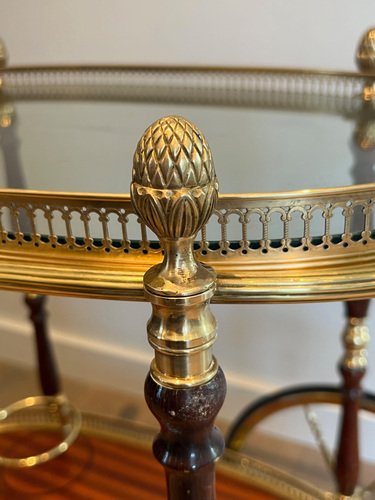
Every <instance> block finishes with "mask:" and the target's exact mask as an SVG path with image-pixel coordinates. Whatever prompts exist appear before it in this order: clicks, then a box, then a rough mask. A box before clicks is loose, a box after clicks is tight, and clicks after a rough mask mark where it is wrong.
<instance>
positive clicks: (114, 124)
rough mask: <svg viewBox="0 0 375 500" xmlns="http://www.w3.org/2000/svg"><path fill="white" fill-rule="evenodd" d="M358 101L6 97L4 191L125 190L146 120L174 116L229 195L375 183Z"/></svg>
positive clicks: (0, 177)
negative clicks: (194, 136)
mask: <svg viewBox="0 0 375 500" xmlns="http://www.w3.org/2000/svg"><path fill="white" fill-rule="evenodd" d="M352 101H353V103H350V106H347V108H349V109H344V110H342V111H337V110H336V111H335V110H334V111H332V106H329V105H328V103H327V101H324V100H323V101H322V105H321V106H320V107H319V109H318V110H317V109H314V110H308V109H293V107H292V106H291V109H289V108H288V106H287V105H284V106H283V107H275V106H272V105H271V106H270V105H268V106H261V105H256V106H252V105H245V106H234V105H218V104H211V105H206V104H197V103H192V104H186V103H185V104H179V103H168V102H165V103H164V102H158V103H153V102H129V101H127V100H121V99H117V100H110V101H105V100H93V99H90V100H86V99H70V100H69V99H67V100H62V99H50V98H49V99H45V100H43V99H40V98H37V99H35V100H33V99H27V100H25V99H17V98H16V99H9V98H8V99H7V100H6V101H4V102H3V103H2V109H3V115H4V110H5V115H6V116H8V118H7V119H5V120H4V119H3V120H2V122H1V123H2V125H3V126H2V128H1V130H0V132H1V142H0V146H1V151H2V154H0V185H1V186H3V187H20V188H29V189H41V190H53V191H78V192H102V193H104V192H107V193H128V192H129V185H130V181H131V166H132V158H133V153H134V150H135V147H136V144H137V142H138V140H139V138H140V137H141V135H142V133H143V131H144V130H145V128H147V126H148V125H149V124H151V123H152V122H153V121H155V120H156V119H158V118H160V117H161V116H165V115H170V114H175V115H180V116H184V117H185V118H187V119H189V120H190V121H192V122H194V123H195V124H196V125H197V126H198V127H199V128H200V129H201V130H202V132H203V133H204V135H205V136H206V138H207V140H208V142H209V144H210V146H211V149H212V152H213V157H214V161H215V166H216V171H217V175H218V178H219V182H220V191H221V192H222V193H241V192H242V193H243V192H271V191H284V190H293V189H308V188H321V187H334V186H344V185H350V184H353V183H355V184H358V183H367V182H373V181H374V175H373V166H374V163H375V149H374V148H373V146H374V144H371V140H369V138H370V139H371V137H372V136H373V135H374V134H373V133H372V132H371V131H372V130H373V129H374V127H373V126H372V125H373V124H375V113H374V112H373V111H372V110H371V107H369V106H368V105H367V106H366V105H362V104H361V103H360V97H359V96H355V97H353V98H352ZM373 118H374V121H373V122H372V119H373ZM371 127H372V128H371ZM371 133H372V136H371ZM359 136H360V137H359Z"/></svg>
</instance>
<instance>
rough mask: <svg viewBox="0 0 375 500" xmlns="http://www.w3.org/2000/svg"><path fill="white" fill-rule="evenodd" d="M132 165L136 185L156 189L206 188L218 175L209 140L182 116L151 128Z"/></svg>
mask: <svg viewBox="0 0 375 500" xmlns="http://www.w3.org/2000/svg"><path fill="white" fill-rule="evenodd" d="M133 165H134V166H133V181H134V182H137V183H139V184H141V185H142V186H145V187H146V186H147V187H152V188H154V189H181V188H194V187H197V186H204V185H205V184H207V183H208V182H210V181H211V180H212V178H213V177H214V175H215V174H214V167H213V161H212V156H211V151H210V148H209V146H208V144H207V141H206V139H205V138H204V136H203V134H202V133H201V132H200V130H199V129H198V128H197V127H196V126H195V125H194V124H192V123H191V122H189V121H188V120H186V119H185V118H182V117H180V116H166V117H164V118H160V119H159V120H157V121H156V122H154V123H153V124H152V125H150V126H149V127H148V129H147V130H146V131H145V133H144V134H143V136H142V137H141V139H140V141H139V142H138V146H137V149H136V151H135V155H134V163H133Z"/></svg>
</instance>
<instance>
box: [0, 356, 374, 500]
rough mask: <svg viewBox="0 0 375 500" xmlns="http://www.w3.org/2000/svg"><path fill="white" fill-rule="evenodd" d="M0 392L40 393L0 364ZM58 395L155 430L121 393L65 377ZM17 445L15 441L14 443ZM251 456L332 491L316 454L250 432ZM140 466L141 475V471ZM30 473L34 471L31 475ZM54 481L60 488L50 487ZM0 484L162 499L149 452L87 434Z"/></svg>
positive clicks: (20, 494)
mask: <svg viewBox="0 0 375 500" xmlns="http://www.w3.org/2000/svg"><path fill="white" fill-rule="evenodd" d="M0 388H1V392H0V393H1V404H0V406H5V405H6V404H9V403H11V402H13V401H15V400H17V399H21V398H23V397H26V396H30V395H35V394H39V393H40V390H39V387H38V383H37V379H36V375H35V373H34V371H33V370H31V369H26V368H23V367H20V366H17V365H14V364H11V363H4V362H2V363H0ZM64 392H65V393H66V394H67V396H68V397H69V400H70V401H71V402H72V403H73V404H74V405H76V406H77V407H78V408H79V409H80V410H81V411H84V412H90V413H96V414H101V415H107V416H111V417H125V418H127V419H130V420H132V421H134V422H137V423H140V424H145V425H147V426H148V427H153V428H155V430H156V429H157V423H156V421H155V419H154V417H153V416H152V415H151V414H150V412H149V410H148V408H147V407H146V404H145V403H144V401H143V398H141V397H140V396H134V395H131V394H124V393H122V392H119V391H112V390H108V388H103V387H98V386H88V385H87V384H86V383H82V382H80V381H77V380H69V379H64ZM219 425H220V427H221V428H222V429H223V430H224V431H225V430H226V427H227V423H226V422H219ZM13 437H14V436H13ZM10 438H12V436H10ZM50 438H51V437H50V436H48V435H47V436H44V437H43V439H50ZM40 440H41V442H42V437H40ZM26 441H27V439H26V438H24V439H23V440H21V442H26ZM17 442H18V443H19V442H20V441H19V440H17ZM13 443H14V441H13ZM4 446H5V447H7V450H6V452H7V454H8V453H9V450H13V452H14V453H16V455H17V454H18V452H19V451H20V450H17V449H16V448H14V445H13V444H11V441H9V442H8V441H5V440H3V437H2V448H1V449H0V453H1V450H4ZM135 451H137V453H138V455H137V459H136V462H134V459H135ZM251 456H253V457H254V458H257V459H259V460H262V461H265V462H267V463H270V464H272V465H274V466H276V467H280V468H282V469H284V470H287V471H288V472H289V473H291V474H292V475H296V476H298V477H299V478H301V479H305V480H307V481H309V482H311V483H312V484H315V485H317V486H319V487H320V488H324V489H329V490H331V491H333V490H334V484H333V482H332V479H331V477H330V475H329V473H328V472H327V470H326V467H325V465H324V464H323V463H322V460H321V458H320V456H319V453H318V452H317V451H316V450H312V449H310V448H307V447H305V446H298V445H296V444H294V443H291V442H286V441H285V440H280V439H276V438H275V437H271V436H269V435H264V434H260V433H258V434H254V436H253V437H252V440H251ZM112 457H117V459H118V460H119V461H120V462H121V464H122V465H124V464H128V468H127V469H124V470H122V471H121V474H120V472H119V470H118V469H116V466H115V465H114V464H113V463H112V462H111V460H112ZM130 458H131V460H130ZM117 459H116V460H117ZM138 460H139V464H140V468H136V470H135V469H134V468H133V467H132V466H131V463H133V464H134V463H138V462H137V461H138ZM146 468H147V473H145V472H144V471H145V470H146ZM42 469H43V471H42ZM34 471H37V472H38V475H37V476H36V475H35V474H36V472H34ZM39 471H42V472H41V474H42V476H40V475H39ZM140 471H141V472H140ZM124 474H125V476H124ZM365 474H366V476H368V477H369V478H371V477H373V476H374V468H373V467H371V468H369V469H368V470H367V469H366V467H365ZM112 476H113V477H112ZM41 478H42V479H41ZM57 479H58V485H59V488H60V489H58V488H57V486H56V480H57ZM78 479H79V480H78ZM128 479H129V480H130V485H131V486H129V487H128V488H129V490H127V493H126V496H123V494H122V493H121V494H120V489H121V488H124V481H125V482H126V481H127V480H128ZM145 479H146V484H148V483H149V481H148V480H150V481H151V483H152V487H153V489H152V490H151V491H152V493H150V491H149V492H148V493H147V491H146V490H145V491H142V493H140V492H139V491H138V490H137V488H138V486H139V485H140V484H143V483H144V482H145ZM109 480H110V482H111V488H113V490H111V492H110V491H109V490H108V489H106V488H107V486H106V484H107V483H106V482H107V481H109ZM102 482H103V484H102ZM137 485H138V486H137ZM0 486H1V488H0V498H1V499H3V498H4V499H13V498H15V499H18V498H20V499H21V498H22V499H23V498H30V499H31V498H32V499H34V498H36V499H38V498H48V499H55V498H56V499H63V498H64V499H65V498H69V499H73V500H74V499H75V498H77V499H78V500H79V499H87V500H89V499H93V500H95V499H98V500H99V499H108V500H110V499H117V498H118V499H122V498H124V499H129V500H131V499H133V498H134V499H136V498H137V499H140V500H147V499H150V500H151V499H156V500H157V499H159V498H160V499H162V498H165V490H164V477H163V472H162V471H161V469H160V466H159V465H158V464H157V463H156V462H155V461H154V459H153V458H152V456H151V452H150V451H148V450H143V451H142V453H140V452H139V450H135V449H134V448H132V447H131V446H129V445H128V444H123V445H122V447H121V448H119V447H118V443H115V444H111V443H108V442H103V441H102V440H101V439H100V438H97V437H95V438H94V437H92V436H88V435H83V436H81V437H80V438H79V441H78V444H77V443H76V444H75V445H74V446H73V447H72V448H71V450H69V452H68V453H67V454H65V455H64V457H61V458H59V459H57V460H55V461H53V462H51V464H48V465H43V466H42V467H38V468H34V469H33V470H31V471H30V470H28V471H25V470H22V471H19V472H16V471H11V470H8V471H3V472H2V474H1V476H0ZM228 486H229V490H231V489H232V490H231V491H232V493H230V491H229V490H228ZM218 487H219V492H220V494H219V496H218V499H219V500H220V498H221V499H228V500H235V499H242V498H244V499H245V498H252V499H254V500H255V499H264V500H265V499H270V498H273V497H270V496H267V495H265V494H262V493H261V492H257V493H252V494H251V496H249V490H248V489H247V490H245V491H247V493H246V495H247V496H246V495H245V496H241V494H242V493H241V494H240V490H241V488H242V489H243V485H240V486H238V485H237V486H236V484H234V483H231V481H230V480H229V479H228V478H227V477H219V480H218ZM236 487H238V492H237V493H236V495H235V496H233V492H234V491H237V490H235V488H236ZM56 488H57V489H56ZM90 488H91V490H90ZM247 488H248V486H247ZM55 490H56V491H55ZM95 495H96V496H95ZM147 495H149V496H147ZM150 495H151V496H150Z"/></svg>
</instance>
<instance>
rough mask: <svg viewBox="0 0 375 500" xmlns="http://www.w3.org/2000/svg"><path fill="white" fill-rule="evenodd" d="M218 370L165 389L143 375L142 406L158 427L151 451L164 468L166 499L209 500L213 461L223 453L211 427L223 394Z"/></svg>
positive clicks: (212, 492)
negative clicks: (204, 378) (194, 381)
mask: <svg viewBox="0 0 375 500" xmlns="http://www.w3.org/2000/svg"><path fill="white" fill-rule="evenodd" d="M225 389H226V384H225V378H224V374H223V372H222V371H221V369H219V371H218V372H217V374H216V375H215V377H214V378H213V379H212V380H210V382H207V383H206V384H202V385H200V386H196V387H192V388H187V389H170V388H167V387H162V386H160V385H159V384H157V383H156V382H155V381H154V380H153V379H152V377H151V375H148V377H147V379H146V383H145V396H146V401H147V404H148V406H149V408H150V410H151V411H152V413H153V414H154V415H155V417H156V418H157V419H158V421H159V423H160V426H161V431H160V433H159V435H158V436H157V437H156V439H155V441H154V445H153V451H154V455H155V457H156V459H157V460H158V461H159V462H160V463H161V464H162V465H164V467H165V472H166V479H167V489H168V492H169V498H171V499H181V500H185V499H203V498H204V499H205V500H213V499H215V498H216V497H215V467H214V462H215V461H216V459H217V458H218V457H219V456H220V455H221V454H222V453H223V451H224V439H223V436H222V435H221V433H220V432H219V430H218V429H217V428H216V427H215V426H214V425H213V422H214V419H215V417H216V415H217V413H218V412H219V410H220V407H221V406H222V404H223V402H224V398H225V392H226V390H225Z"/></svg>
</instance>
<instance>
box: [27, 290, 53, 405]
mask: <svg viewBox="0 0 375 500" xmlns="http://www.w3.org/2000/svg"><path fill="white" fill-rule="evenodd" d="M25 303H26V305H27V306H28V308H29V310H30V319H31V321H32V323H33V326H34V333H35V346H36V351H37V357H38V370H39V382H40V385H41V388H42V391H43V394H45V395H46V396H54V395H56V394H58V393H59V392H60V390H61V387H60V377H59V374H58V370H57V365H56V362H55V358H54V355H53V350H52V346H51V342H50V340H49V336H48V329H47V313H46V308H45V303H46V297H45V296H44V295H36V294H27V295H25Z"/></svg>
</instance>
